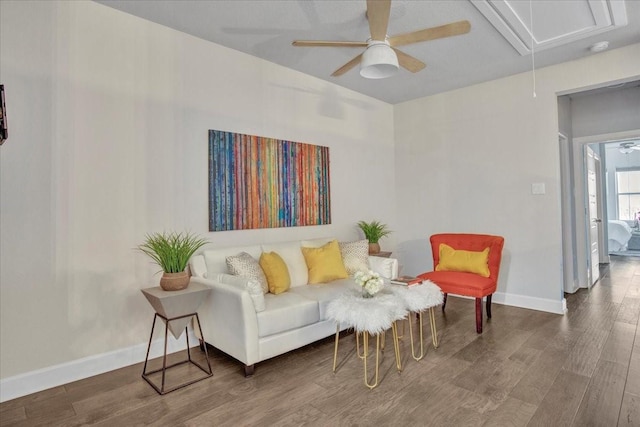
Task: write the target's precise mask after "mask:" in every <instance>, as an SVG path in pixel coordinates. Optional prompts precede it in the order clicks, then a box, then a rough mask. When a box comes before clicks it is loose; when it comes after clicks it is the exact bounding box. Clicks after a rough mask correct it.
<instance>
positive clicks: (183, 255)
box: [138, 232, 208, 291]
mask: <svg viewBox="0 0 640 427" xmlns="http://www.w3.org/2000/svg"><path fill="white" fill-rule="evenodd" d="M207 243H208V242H207V240H205V239H202V238H200V237H198V236H195V235H192V234H191V233H176V232H170V233H167V232H162V233H150V234H147V235H146V236H145V240H144V243H142V244H141V245H138V249H139V250H140V251H142V252H144V253H145V254H147V255H149V256H150V257H151V259H153V261H154V262H155V263H156V264H158V265H159V266H160V267H161V268H162V271H163V272H164V274H163V275H162V278H161V279H160V287H161V288H162V289H164V290H165V291H179V290H181V289H184V288H186V287H187V286H188V285H189V279H190V278H189V273H188V272H187V271H186V269H187V263H188V262H189V258H191V256H192V255H193V254H194V253H195V252H196V251H197V250H198V249H200V248H201V247H202V246H204V245H205V244H207Z"/></svg>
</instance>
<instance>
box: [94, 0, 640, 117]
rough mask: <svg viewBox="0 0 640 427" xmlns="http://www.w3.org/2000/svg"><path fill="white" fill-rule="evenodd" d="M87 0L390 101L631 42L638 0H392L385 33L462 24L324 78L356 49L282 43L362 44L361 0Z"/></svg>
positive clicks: (638, 32) (636, 31)
mask: <svg viewBox="0 0 640 427" xmlns="http://www.w3.org/2000/svg"><path fill="white" fill-rule="evenodd" d="M94 1H97V2H99V3H103V4H105V5H108V6H111V7H113V8H116V9H119V10H122V11H124V12H127V13H130V14H133V15H136V16H139V17H141V18H144V19H148V20H150V21H153V22H157V23H159V24H162V25H166V26H168V27H171V28H174V29H176V30H179V31H183V32H185V33H188V34H191V35H194V36H196V37H200V38H203V39H205V40H210V41H212V42H214V43H217V44H220V45H223V46H226V47H229V48H232V49H235V50H238V51H241V52H245V53H247V54H250V55H253V56H256V57H259V58H262V59H265V60H267V61H271V62H274V63H277V64H280V65H283V66H285V67H288V68H292V69H295V70H298V71H301V72H303V73H306V74H309V75H312V76H316V77H318V78H321V79H323V80H327V81H330V82H333V83H336V84H338V85H340V86H344V87H346V88H349V89H352V90H354V91H357V92H360V93H363V94H366V95H369V96H372V97H374V98H377V99H380V100H383V101H386V102H388V103H391V104H395V103H398V102H403V101H407V100H411V99H415V98H419V97H423V96H428V95H433V94H435V93H439V92H444V91H447V90H451V89H455V88H459V87H464V86H468V85H471V84H475V83H479V82H482V81H487V80H492V79H496V78H500V77H504V76H508V75H512V74H516V73H520V72H524V71H527V70H530V69H531V68H532V65H533V64H535V67H536V68H541V67H545V66H548V65H553V64H557V63H560V62H564V61H568V60H573V59H578V58H581V57H584V56H588V55H596V54H597V53H593V52H591V51H589V47H590V46H591V45H592V44H593V43H595V42H599V41H603V40H606V41H608V42H609V49H615V48H619V47H622V46H626V45H629V44H633V43H638V42H640V0H531V1H530V0H393V1H392V3H391V16H390V19H389V26H388V30H387V33H388V35H389V36H393V35H397V34H401V33H406V32H410V31H415V30H420V29H423V28H429V27H435V26H439V25H443V24H447V23H450V22H454V21H460V20H468V21H469V22H470V23H471V31H470V32H469V33H468V34H464V35H460V36H454V37H450V38H445V39H439V40H431V41H427V42H421V43H416V44H411V45H407V46H402V48H401V50H402V51H404V52H406V53H408V54H409V55H412V56H414V57H416V58H417V59H419V60H421V61H423V62H425V63H426V64H427V67H426V68H425V69H423V70H422V71H420V72H418V73H415V74H412V73H410V72H408V71H406V70H404V69H401V70H400V71H399V72H398V74H397V75H395V76H393V77H390V78H387V79H382V80H368V79H365V78H363V77H361V76H360V74H359V73H358V68H357V67H356V68H354V69H352V70H350V71H348V72H347V73H346V74H344V75H342V76H340V77H331V73H332V72H333V71H335V70H336V69H337V68H339V67H341V66H342V65H344V64H345V63H346V62H348V61H349V60H351V59H352V58H353V57H354V56H356V55H358V54H360V53H361V52H362V48H352V47H349V48H343V47H340V48H336V47H294V46H292V45H291V42H292V41H293V40H296V39H302V40H316V39H318V40H342V41H366V40H367V38H368V37H369V26H368V22H367V19H366V15H365V12H366V1H365V0H213V1H205V0H195V1H194V0H94ZM530 11H533V14H532V15H533V16H531V13H530ZM531 28H533V31H532V30H531ZM532 34H533V37H532ZM532 46H533V52H534V55H533V59H534V61H532V56H531V48H532Z"/></svg>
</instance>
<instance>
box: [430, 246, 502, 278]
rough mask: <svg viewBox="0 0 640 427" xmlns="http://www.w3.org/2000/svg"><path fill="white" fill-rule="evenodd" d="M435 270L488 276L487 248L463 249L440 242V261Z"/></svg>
mask: <svg viewBox="0 0 640 427" xmlns="http://www.w3.org/2000/svg"><path fill="white" fill-rule="evenodd" d="M435 270H436V271H460V272H464V273H475V274H479V275H480V276H482V277H489V248H485V249H484V250H483V251H480V252H477V251H465V250H462V249H458V250H456V249H454V248H452V247H451V246H449V245H446V244H444V243H440V261H439V262H438V265H436V268H435Z"/></svg>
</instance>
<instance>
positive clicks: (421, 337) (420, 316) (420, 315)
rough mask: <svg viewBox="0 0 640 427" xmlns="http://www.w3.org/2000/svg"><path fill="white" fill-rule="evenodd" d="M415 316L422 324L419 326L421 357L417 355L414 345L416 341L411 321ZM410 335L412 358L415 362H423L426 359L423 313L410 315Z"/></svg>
mask: <svg viewBox="0 0 640 427" xmlns="http://www.w3.org/2000/svg"><path fill="white" fill-rule="evenodd" d="M414 315H415V316H416V317H417V318H419V319H420V324H419V326H418V327H419V328H420V354H419V355H416V351H415V348H414V344H413V340H414V338H413V329H412V327H411V324H412V323H413V322H412V321H411V317H412V316H414ZM409 335H411V356H412V357H413V358H414V359H415V360H421V359H422V358H423V357H424V332H423V327H422V313H409Z"/></svg>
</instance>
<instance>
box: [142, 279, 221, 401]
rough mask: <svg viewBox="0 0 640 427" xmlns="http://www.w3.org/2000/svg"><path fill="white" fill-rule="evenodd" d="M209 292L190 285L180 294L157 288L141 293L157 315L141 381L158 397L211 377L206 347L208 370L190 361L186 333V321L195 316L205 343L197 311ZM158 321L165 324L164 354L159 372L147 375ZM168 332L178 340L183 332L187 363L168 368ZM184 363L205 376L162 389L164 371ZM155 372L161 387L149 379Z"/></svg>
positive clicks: (207, 289) (203, 286) (181, 362)
mask: <svg viewBox="0 0 640 427" xmlns="http://www.w3.org/2000/svg"><path fill="white" fill-rule="evenodd" d="M209 292H211V288H210V287H208V286H205V285H202V284H199V283H191V284H189V286H188V287H187V288H186V289H182V290H180V291H165V290H163V289H162V288H160V287H159V286H156V287H154V288H146V289H142V293H143V294H144V296H145V297H146V298H147V300H148V301H149V303H150V304H151V306H152V307H153V309H154V310H155V311H156V313H155V315H154V317H153V325H152V326H151V335H150V336H149V345H148V347H147V357H146V358H145V360H144V368H143V369H142V378H144V379H145V381H147V382H148V383H149V384H150V385H151V387H153V388H154V389H155V390H156V391H157V392H158V393H159V394H166V393H169V392H172V391H174V390H177V389H179V388H182V387H186V386H188V385H190V384H193V383H195V382H198V381H201V380H203V379H205V378H209V377H211V376H212V375H213V372H212V371H211V362H209V353H208V352H207V346H206V344H205V345H204V353H205V356H206V358H207V368H208V369H205V367H204V366H202V365H200V364H199V363H198V362H196V361H194V360H193V359H191V349H190V346H189V333H188V331H187V325H188V323H189V321H190V320H191V319H192V318H193V317H194V316H195V318H196V322H197V323H198V330H199V331H200V337H202V340H203V342H204V335H203V334H202V328H201V327H200V318H199V317H198V313H197V310H198V307H199V306H200V303H201V302H202V301H203V299H204V298H205V297H206V296H207V294H208V293H209ZM158 317H160V318H161V319H162V320H163V321H164V326H165V330H164V354H163V358H162V368H160V369H156V370H153V371H150V372H147V362H148V361H149V351H150V350H151V341H152V339H153V330H154V329H155V326H156V319H157V318H158ZM169 331H171V333H172V334H173V336H174V337H175V338H176V339H178V338H180V336H181V335H182V332H183V331H184V332H185V335H186V338H187V359H186V360H182V361H180V362H176V363H173V364H171V365H169V366H167V335H168V332H169ZM184 363H191V364H193V365H195V366H197V367H198V368H200V370H201V371H203V372H204V373H205V376H203V377H200V378H197V379H195V380H191V381H187V382H185V383H182V384H179V385H177V386H173V387H171V388H168V389H167V388H165V376H166V371H167V370H168V369H170V368H173V367H175V366H178V365H182V364H184ZM157 372H162V382H161V384H160V386H158V385H157V384H155V383H154V382H153V381H152V380H151V378H150V377H149V376H150V375H152V374H155V373H157Z"/></svg>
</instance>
